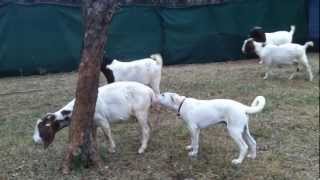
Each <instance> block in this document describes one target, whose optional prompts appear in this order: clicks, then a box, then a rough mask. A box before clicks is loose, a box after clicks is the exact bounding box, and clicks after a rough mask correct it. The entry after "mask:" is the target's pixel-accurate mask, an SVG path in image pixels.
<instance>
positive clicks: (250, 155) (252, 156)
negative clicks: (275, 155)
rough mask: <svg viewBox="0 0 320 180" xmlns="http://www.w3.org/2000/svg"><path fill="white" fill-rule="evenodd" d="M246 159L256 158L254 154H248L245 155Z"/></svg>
mask: <svg viewBox="0 0 320 180" xmlns="http://www.w3.org/2000/svg"><path fill="white" fill-rule="evenodd" d="M247 157H248V158H250V159H255V158H256V157H257V155H256V153H250V154H248V155H247Z"/></svg>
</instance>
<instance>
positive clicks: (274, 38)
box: [250, 25, 296, 45]
mask: <svg viewBox="0 0 320 180" xmlns="http://www.w3.org/2000/svg"><path fill="white" fill-rule="evenodd" d="M290 28H291V29H290V31H276V32H270V33H266V32H264V30H263V29H262V28H261V27H254V28H253V29H252V30H251V31H250V37H251V38H253V40H254V41H256V42H264V43H266V44H273V45H282V44H286V43H291V42H292V37H293V34H294V32H295V29H296V28H295V26H294V25H291V26H290Z"/></svg>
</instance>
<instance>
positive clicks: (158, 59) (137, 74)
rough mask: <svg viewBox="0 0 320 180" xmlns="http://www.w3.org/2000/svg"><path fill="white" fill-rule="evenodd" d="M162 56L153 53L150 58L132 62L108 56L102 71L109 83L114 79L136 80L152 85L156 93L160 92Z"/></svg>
mask: <svg viewBox="0 0 320 180" xmlns="http://www.w3.org/2000/svg"><path fill="white" fill-rule="evenodd" d="M162 64H163V60H162V56H161V55H160V54H152V55H151V56H150V57H149V58H144V59H139V60H135V61H130V62H121V61H118V60H116V59H114V60H112V61H111V60H110V59H108V58H107V57H105V58H104V61H103V63H102V65H101V71H102V72H103V74H104V75H105V77H106V79H107V81H108V83H112V82H114V81H136V82H139V83H142V84H144V85H147V86H149V87H151V88H152V89H153V90H154V92H155V93H156V94H160V81H161V70H162Z"/></svg>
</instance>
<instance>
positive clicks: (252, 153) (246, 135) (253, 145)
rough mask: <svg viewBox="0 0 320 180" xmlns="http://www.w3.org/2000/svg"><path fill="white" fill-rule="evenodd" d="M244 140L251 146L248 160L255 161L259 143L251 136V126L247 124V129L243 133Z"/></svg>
mask: <svg viewBox="0 0 320 180" xmlns="http://www.w3.org/2000/svg"><path fill="white" fill-rule="evenodd" d="M243 138H244V140H245V141H246V143H247V144H248V146H249V154H248V155H247V157H248V158H251V159H255V158H256V154H257V150H256V149H257V143H256V141H255V140H254V138H253V137H252V136H251V134H250V131H249V125H248V124H247V125H246V127H245V131H244V133H243Z"/></svg>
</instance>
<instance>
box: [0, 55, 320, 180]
mask: <svg viewBox="0 0 320 180" xmlns="http://www.w3.org/2000/svg"><path fill="white" fill-rule="evenodd" d="M309 58H310V61H311V62H312V67H313V71H314V74H315V80H314V81H313V82H308V81H306V80H305V75H304V74H300V75H299V76H297V77H296V78H295V79H294V80H291V81H289V80H287V78H288V77H289V73H290V71H292V69H290V68H282V69H278V70H277V71H275V73H276V74H275V75H273V76H271V79H269V80H266V81H265V80H262V76H263V70H262V69H263V68H262V67H261V66H260V65H258V64H257V61H256V60H246V61H237V62H227V63H211V64H202V65H179V66H168V67H164V69H163V78H162V82H161V89H162V91H174V92H178V93H179V94H183V95H186V96H192V97H195V98H199V99H210V98H231V99H234V100H237V101H240V102H243V103H245V104H250V103H251V101H252V100H253V99H254V97H255V96H257V95H263V96H265V97H266V99H267V104H266V107H265V109H264V111H263V112H261V113H258V114H255V115H251V116H250V119H251V120H250V128H251V132H252V134H253V136H254V137H255V139H256V141H257V144H258V151H257V159H255V160H250V159H246V160H245V161H244V162H243V164H242V165H241V166H240V167H235V166H232V165H231V160H232V158H234V157H235V156H236V155H237V153H238V150H237V146H236V145H235V144H234V142H233V141H232V140H231V138H230V137H229V136H228V134H227V132H226V128H225V127H224V126H223V125H217V126H213V127H210V128H207V129H204V130H202V132H201V141H200V142H201V144H200V152H199V156H198V157H197V158H189V157H188V156H187V152H186V151H185V150H184V147H185V145H187V144H188V142H189V134H188V130H187V129H186V127H185V126H184V124H183V122H182V121H181V120H180V119H179V118H178V117H177V116H176V113H175V112H171V111H168V110H162V113H161V115H160V118H161V127H160V128H154V129H153V131H152V134H151V140H150V142H149V146H148V149H147V151H146V152H145V154H143V155H138V154H137V150H138V147H139V145H140V141H139V139H140V128H139V126H138V125H137V124H136V123H134V121H132V122H131V123H122V124H113V125H112V131H113V134H114V138H115V141H116V144H117V152H116V153H115V154H110V153H108V151H107V147H108V142H107V141H106V140H105V137H104V136H103V135H102V133H101V132H99V141H100V146H99V150H100V155H101V157H102V159H103V162H104V166H105V168H104V169H103V170H96V169H85V168H83V167H82V166H81V164H80V163H79V162H76V166H75V168H74V170H73V171H72V173H71V175H69V176H62V175H61V173H60V171H59V168H60V165H61V162H62V158H63V155H64V152H65V150H66V143H67V139H68V130H67V129H64V130H62V131H61V132H59V133H58V134H57V136H56V139H55V141H54V143H53V144H52V146H50V147H49V148H48V149H47V150H44V149H43V148H42V147H41V146H37V145H35V144H34V143H33V142H32V139H31V136H32V133H33V129H34V125H35V122H36V119H37V118H39V117H41V116H43V115H44V114H46V113H47V112H53V111H56V110H57V109H59V108H61V107H62V106H63V105H65V104H66V103H67V102H68V101H69V100H71V99H72V96H73V95H74V91H75V86H76V80H77V74H76V73H74V72H72V73H60V74H49V75H45V76H29V77H16V78H2V79H0V162H1V163H0V179H1V180H2V179H80V178H83V179H114V180H116V179H163V180H167V179H178V180H179V179H240V180H242V179H243V180H247V179H257V180H259V179H261V180H262V179H318V178H319V55H318V54H309ZM101 84H105V81H104V78H103V77H102V76H101ZM28 90H32V91H29V92H28ZM19 91H26V92H24V93H18V92H19ZM150 121H151V124H153V125H154V124H155V123H154V121H155V114H154V113H152V114H151V116H150Z"/></svg>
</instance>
